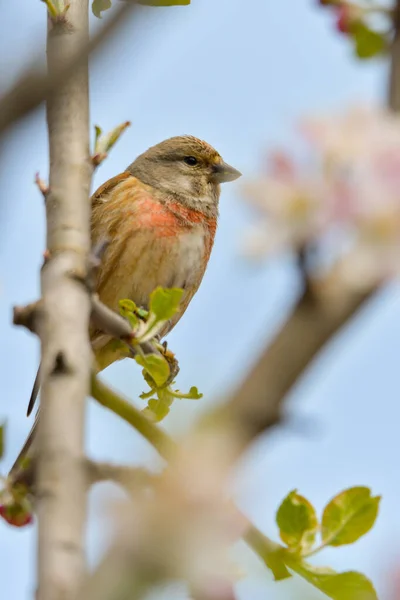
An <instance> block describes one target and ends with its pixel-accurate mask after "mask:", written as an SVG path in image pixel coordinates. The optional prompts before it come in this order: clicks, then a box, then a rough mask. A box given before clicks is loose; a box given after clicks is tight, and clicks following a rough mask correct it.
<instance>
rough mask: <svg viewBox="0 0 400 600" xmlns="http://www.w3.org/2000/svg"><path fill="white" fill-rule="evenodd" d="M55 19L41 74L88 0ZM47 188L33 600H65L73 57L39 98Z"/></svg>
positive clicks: (75, 553) (82, 215) (84, 196)
mask: <svg viewBox="0 0 400 600" xmlns="http://www.w3.org/2000/svg"><path fill="white" fill-rule="evenodd" d="M69 2H70V7H69V10H68V11H67V13H66V15H65V18H64V21H63V19H59V22H56V23H54V22H53V23H51V22H50V23H49V29H48V39H47V55H48V56H47V58H48V70H49V76H50V77H52V76H55V74H56V73H57V70H59V69H62V68H63V65H65V64H66V63H67V62H68V61H70V60H71V56H72V55H74V54H75V53H76V51H77V49H79V48H80V47H85V45H87V43H88V0H69ZM47 123H48V131H49V144H50V181H49V185H50V191H49V194H48V196H47V200H46V214H47V248H48V251H49V253H50V260H49V261H48V262H47V263H46V264H45V266H44V267H43V270H42V278H41V283H42V296H43V309H42V310H41V313H40V315H39V334H40V338H41V343H42V367H41V384H42V388H41V415H40V419H39V428H38V439H37V447H38V479H37V490H38V494H37V502H38V517H39V557H38V561H39V562H38V578H39V587H38V596H37V598H38V600H69V599H70V598H72V597H73V596H74V595H75V593H76V590H77V588H78V587H79V585H80V584H81V582H82V577H83V575H84V573H85V560H84V546H83V537H84V527H85V519H86V482H85V467H84V460H83V447H84V443H83V442H84V413H85V399H86V396H87V394H88V392H89V382H90V368H91V350H90V345H89V339H88V324H89V316H90V298H89V294H88V291H87V289H86V287H85V277H86V269H87V259H88V253H89V250H90V229H89V218H90V205H89V188H90V180H91V172H92V169H91V165H90V156H89V99H88V65H87V60H83V61H82V62H81V63H80V64H79V67H78V68H77V69H76V71H75V73H74V74H73V75H72V77H70V78H69V80H68V82H67V83H66V84H65V85H64V86H59V88H58V89H57V91H56V93H54V94H53V95H52V96H51V98H49V100H48V102H47Z"/></svg>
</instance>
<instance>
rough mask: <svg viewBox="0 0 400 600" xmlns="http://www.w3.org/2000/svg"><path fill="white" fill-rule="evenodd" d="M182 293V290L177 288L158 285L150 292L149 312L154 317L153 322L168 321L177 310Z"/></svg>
mask: <svg viewBox="0 0 400 600" xmlns="http://www.w3.org/2000/svg"><path fill="white" fill-rule="evenodd" d="M182 295H183V290H181V289H179V288H171V289H166V288H162V287H158V288H156V289H155V290H154V292H152V293H151V295H150V313H151V316H154V317H155V323H158V322H159V321H168V319H171V318H172V317H173V316H174V314H175V313H177V312H178V310H179V303H180V301H181V298H182ZM153 324H154V323H153Z"/></svg>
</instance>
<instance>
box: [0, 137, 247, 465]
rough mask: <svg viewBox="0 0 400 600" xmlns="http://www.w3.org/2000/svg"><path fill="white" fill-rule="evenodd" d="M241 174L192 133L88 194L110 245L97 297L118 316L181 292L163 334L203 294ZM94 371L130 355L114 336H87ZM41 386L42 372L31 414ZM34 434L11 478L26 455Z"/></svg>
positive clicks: (96, 225) (94, 234)
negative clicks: (224, 212) (122, 306)
mask: <svg viewBox="0 0 400 600" xmlns="http://www.w3.org/2000/svg"><path fill="white" fill-rule="evenodd" d="M240 176H241V173H240V172H239V171H238V170H237V169H235V168H234V167H232V166H230V165H229V164H227V163H226V162H224V160H223V159H222V157H221V155H220V154H219V153H218V152H217V151H216V150H215V149H214V148H213V147H212V146H211V145H210V144H208V143H207V142H205V141H203V140H200V139H198V138H196V137H194V136H191V135H184V136H175V137H171V138H169V139H167V140H164V141H162V142H160V143H158V144H156V145H154V146H152V147H150V148H149V149H148V150H146V151H145V152H143V153H142V154H140V155H139V156H138V157H137V158H136V159H135V160H134V161H133V162H132V163H131V164H130V165H129V166H128V167H127V168H126V169H125V170H124V171H122V172H121V173H119V174H118V175H116V176H115V177H112V178H111V179H109V180H108V181H106V182H105V183H104V184H103V185H101V186H100V187H99V188H98V189H97V190H96V191H95V192H94V194H93V195H92V197H91V241H92V245H93V246H95V245H96V244H99V243H101V242H102V240H105V239H106V240H108V242H109V243H108V245H107V247H106V249H105V252H104V254H103V257H102V260H101V264H100V267H99V270H98V276H97V283H96V290H95V291H96V293H97V294H98V296H99V299H100V301H101V302H103V303H104V304H105V305H106V306H107V307H108V308H110V309H112V310H114V311H116V312H118V311H119V301H120V300H122V299H131V300H133V301H134V302H135V304H136V305H137V306H140V307H142V308H144V309H148V307H149V298H150V295H151V293H152V292H153V291H154V290H155V289H156V288H157V287H158V286H162V287H165V288H172V287H178V288H181V289H182V290H183V296H182V300H181V304H180V310H179V312H178V313H177V314H176V315H174V317H173V318H172V319H171V320H170V321H168V322H167V323H166V325H165V327H164V329H163V330H162V331H161V333H160V338H163V337H165V336H166V335H167V334H168V333H169V332H170V331H171V330H172V329H173V327H175V325H176V324H177V323H178V321H179V320H180V319H181V317H182V316H183V314H184V312H185V311H186V309H187V307H188V305H189V303H190V301H191V300H192V298H193V296H194V295H195V293H196V292H197V290H198V289H199V286H200V284H201V282H202V279H203V276H204V274H205V271H206V268H207V265H208V261H209V258H210V254H211V251H212V248H213V244H214V238H215V233H216V230H217V222H218V216H219V199H220V193H221V185H220V184H221V183H225V182H231V181H235V180H236V179H238V178H239V177H240ZM89 334H90V341H91V345H92V349H93V352H94V355H95V359H96V363H97V369H98V371H101V370H103V369H105V368H106V367H107V366H109V365H110V364H111V363H113V362H114V361H116V360H120V359H122V358H125V357H126V353H125V352H123V351H118V350H117V349H116V348H115V344H112V338H111V336H109V335H107V334H105V333H103V332H101V331H99V330H96V329H95V328H93V327H92V328H91V329H90V331H89ZM39 387H40V367H39V370H38V373H37V376H36V379H35V383H34V386H33V389H32V394H31V397H30V400H29V405H28V410H27V414H28V416H29V415H30V413H31V412H32V410H33V408H34V405H35V401H36V398H37V395H38V392H39ZM36 424H37V416H36V419H35V423H34V425H33V427H32V429H31V432H30V434H29V436H28V438H27V440H26V442H25V444H24V446H23V448H22V450H21V452H20V454H19V455H18V457H17V459H16V461H15V463H14V465H13V467H12V468H11V471H10V474H11V473H12V472H13V471H14V470H15V469H16V467H17V466H18V464H19V463H20V460H21V459H22V458H23V457H24V456H25V455H26V453H27V451H28V449H29V447H30V445H31V442H32V440H33V438H34V434H35V430H36Z"/></svg>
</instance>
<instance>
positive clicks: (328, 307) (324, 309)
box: [204, 283, 373, 453]
mask: <svg viewBox="0 0 400 600" xmlns="http://www.w3.org/2000/svg"><path fill="white" fill-rule="evenodd" d="M372 291H373V290H368V291H365V292H362V293H358V292H355V291H349V290H345V289H340V287H339V288H338V285H337V284H336V285H335V284H334V283H333V284H332V285H329V286H328V287H326V288H323V289H320V290H318V289H314V290H313V292H312V293H311V291H310V289H308V290H307V291H306V292H305V293H304V294H303V295H302V297H301V298H300V300H299V301H298V303H297V304H296V306H295V308H294V311H293V313H292V314H291V316H290V317H289V319H288V321H287V322H286V323H285V324H284V326H283V327H282V329H281V330H280V331H279V333H278V334H277V336H276V338H275V339H274V340H273V341H272V343H271V344H268V345H267V347H266V348H265V350H264V351H263V352H262V354H261V356H260V357H259V359H258V360H257V362H256V363H255V365H254V367H253V368H252V369H251V370H250V371H249V373H248V374H247V375H246V377H245V379H244V380H243V382H242V383H241V384H240V385H239V387H238V388H237V389H236V390H235V392H234V393H233V395H232V396H231V397H230V399H229V400H228V402H227V403H225V404H224V405H223V406H221V407H218V408H217V409H212V410H211V411H210V412H209V413H207V414H206V415H205V417H204V422H206V423H208V422H209V421H213V422H214V423H215V424H216V425H218V426H221V427H226V426H231V427H232V428H233V429H234V430H235V432H236V439H237V441H238V444H237V452H238V453H240V452H242V451H243V450H244V449H245V448H246V447H247V446H248V444H249V443H250V442H251V441H252V440H253V439H254V438H255V437H256V436H258V435H259V434H261V433H262V432H263V431H265V430H267V429H269V428H270V427H272V426H274V425H276V424H277V423H279V421H280V419H281V416H282V406H283V402H284V400H285V398H286V397H287V394H288V393H289V391H290V390H291V389H292V387H293V386H294V384H295V383H296V382H297V381H298V379H299V378H300V376H301V375H302V374H303V372H304V371H305V370H306V369H307V367H308V366H309V364H310V362H311V361H312V360H313V358H314V357H315V356H316V355H317V353H318V352H319V351H320V350H321V348H322V347H323V346H324V345H325V344H326V343H327V342H328V341H329V340H330V339H331V337H332V336H333V335H334V334H335V333H336V332H337V331H338V330H339V329H340V327H342V326H343V325H344V324H345V323H346V322H347V321H348V320H349V319H350V318H351V317H352V316H353V315H354V314H355V312H356V311H357V310H358V309H359V307H360V306H361V305H362V304H363V302H365V301H366V300H367V299H368V298H369V297H370V295H371V293H372Z"/></svg>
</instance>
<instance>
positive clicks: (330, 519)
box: [321, 486, 381, 546]
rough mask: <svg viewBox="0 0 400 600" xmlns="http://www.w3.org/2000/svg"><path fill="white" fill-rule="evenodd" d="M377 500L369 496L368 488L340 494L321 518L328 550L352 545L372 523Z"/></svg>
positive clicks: (376, 511)
mask: <svg viewBox="0 0 400 600" xmlns="http://www.w3.org/2000/svg"><path fill="white" fill-rule="evenodd" d="M380 499H381V498H380V496H375V497H373V496H371V490H370V489H369V488H367V487H362V486H359V487H353V488H349V489H347V490H345V491H344V492H341V493H340V494H338V495H337V496H335V498H333V499H332V500H331V501H330V502H329V504H327V506H326V507H325V510H324V513H323V515H322V532H321V533H322V541H323V543H324V544H325V545H328V546H343V545H344V544H352V543H353V542H355V541H357V540H358V539H359V538H360V537H361V536H363V535H365V534H366V533H367V532H368V531H369V530H370V529H371V527H372V526H373V524H374V523H375V520H376V517H377V514H378V508H379V502H380Z"/></svg>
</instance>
